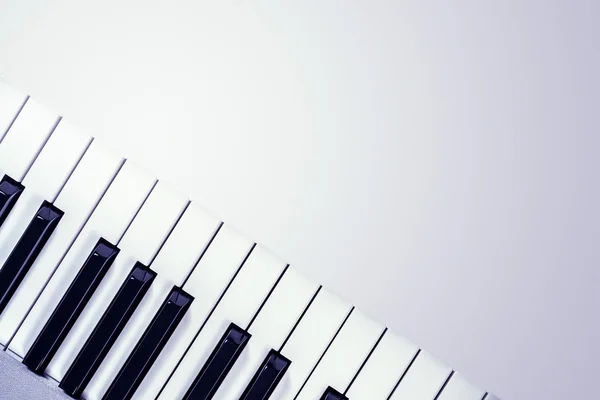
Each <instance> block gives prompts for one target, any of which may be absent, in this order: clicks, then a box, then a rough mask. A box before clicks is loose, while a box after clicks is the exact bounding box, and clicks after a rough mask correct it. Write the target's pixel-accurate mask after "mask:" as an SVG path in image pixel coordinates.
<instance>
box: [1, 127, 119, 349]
mask: <svg viewBox="0 0 600 400" xmlns="http://www.w3.org/2000/svg"><path fill="white" fill-rule="evenodd" d="M63 124H64V121H63V122H61V127H62V131H63V132H64V128H65V125H63ZM55 135H56V132H55V134H53V135H52V136H53V138H55V137H56V136H55ZM59 136H60V135H59ZM74 136H75V137H76V138H79V137H82V136H81V135H74ZM40 158H41V155H40ZM38 160H39V159H38ZM36 164H37V162H36ZM121 165H122V159H121V158H120V157H117V156H115V155H114V154H112V153H110V152H107V151H106V150H105V149H104V148H103V147H102V146H101V145H100V144H99V143H98V140H94V141H93V142H92V144H91V145H90V147H89V148H88V149H87V151H86V152H85V154H84V156H83V158H82V159H81V161H80V162H79V164H77V167H76V168H75V171H73V173H72V175H71V176H70V177H69V179H68V180H67V183H66V184H65V186H64V187H63V188H62V190H60V194H59V195H58V198H57V199H56V201H55V202H54V205H55V206H56V207H58V208H59V209H61V210H68V211H67V212H66V213H65V215H63V217H62V219H61V221H60V224H59V225H58V226H57V227H56V229H55V231H54V233H53V234H52V236H51V237H50V239H49V240H48V243H47V244H46V246H44V249H43V250H42V252H41V253H40V255H39V256H38V258H37V260H36V262H35V263H34V264H33V265H32V266H31V269H30V272H29V274H27V275H26V276H25V279H24V280H23V282H22V284H21V286H19V288H18V289H17V291H16V292H15V294H14V295H13V298H12V300H11V301H10V303H9V304H8V305H7V307H6V308H5V309H4V312H3V313H2V314H1V315H0V343H7V342H8V341H9V340H10V338H11V337H12V336H13V335H14V334H15V332H16V331H17V328H18V327H19V325H20V324H21V322H22V321H23V319H24V318H25V317H26V316H27V313H28V312H29V310H30V309H31V307H32V306H33V303H34V302H35V301H36V299H37V298H38V295H39V293H40V292H41V291H42V289H43V288H44V286H45V285H46V284H47V282H48V280H49V279H50V277H51V276H52V274H53V273H54V271H55V269H56V268H57V267H58V264H59V263H60V262H61V260H62V259H63V258H64V257H65V254H66V253H67V251H68V250H69V248H70V247H71V245H72V244H73V243H74V241H75V239H76V237H77V235H78V234H79V232H80V231H81V229H82V227H83V226H84V224H85V222H86V220H87V219H88V218H89V216H90V214H91V213H92V211H93V210H94V208H95V207H96V205H97V204H98V202H99V201H100V198H101V197H102V195H103V194H104V193H105V191H106V189H107V187H108V186H109V185H110V182H111V181H112V179H113V178H114V176H115V174H116V173H117V171H118V169H119V168H120V166H121ZM33 172H34V168H32V170H31V171H30V173H29V174H28V177H27V178H26V179H25V180H26V181H27V180H28V179H29V177H31V176H32V173H33ZM27 191H28V189H26V190H25V192H27ZM31 192H33V190H31ZM23 200H24V199H23V198H21V199H20V200H19V203H21V202H23ZM16 208H17V207H15V210H16ZM15 210H13V212H12V213H11V214H16V211H15ZM11 218H12V217H11ZM98 238H99V236H98V237H96V238H95V240H94V241H92V240H90V243H89V248H87V249H79V248H78V247H77V243H80V242H75V243H76V244H75V246H76V248H77V249H78V250H79V251H78V253H77V254H78V255H80V256H81V258H80V261H78V262H79V265H77V268H79V267H81V265H82V263H83V262H84V261H85V257H87V256H88V254H89V253H90V250H91V249H92V248H93V246H94V245H95V244H96V242H97V241H98ZM75 273H76V271H75V272H74V273H73V277H74V274H75ZM71 280H72V278H71V279H69V280H65V281H64V282H66V283H64V284H63V283H62V282H61V283H60V290H64V288H66V287H67V286H68V284H69V283H70V281H71ZM62 294H63V293H62V292H61V293H57V294H56V295H55V296H54V297H53V301H58V300H59V299H60V298H61V297H62ZM55 305H56V303H55V304H54V306H55ZM54 306H52V307H50V306H49V308H48V315H50V312H51V311H52V310H53V309H54ZM42 320H43V319H42ZM33 322H35V323H36V324H37V320H33ZM34 337H35V336H34ZM19 354H20V355H24V354H25V353H22V354H21V353H19Z"/></svg>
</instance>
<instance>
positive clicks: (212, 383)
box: [183, 323, 250, 400]
mask: <svg viewBox="0 0 600 400" xmlns="http://www.w3.org/2000/svg"><path fill="white" fill-rule="evenodd" d="M248 340H250V334H249V333H248V332H246V331H244V330H243V329H242V328H240V327H239V326H237V325H235V324H233V323H232V324H231V325H229V328H227V331H225V334H224V335H223V337H222V338H221V339H220V340H219V342H218V343H217V346H216V347H215V349H214V350H213V352H212V354H211V355H210V356H209V357H208V360H207V361H206V363H205V364H204V367H202V369H201V370H200V373H199V374H198V375H197V376H196V379H194V382H193V383H192V385H191V386H190V388H189V389H188V391H187V393H186V394H185V396H183V399H184V400H208V399H212V397H213V395H214V394H215V392H216V391H217V389H218V388H219V386H220V385H221V383H222V382H223V380H224V379H225V376H227V374H228V373H229V371H230V370H231V367H233V364H234V363H235V362H236V361H237V359H238V357H239V356H240V354H241V353H242V351H243V350H244V348H245V347H246V344H248Z"/></svg>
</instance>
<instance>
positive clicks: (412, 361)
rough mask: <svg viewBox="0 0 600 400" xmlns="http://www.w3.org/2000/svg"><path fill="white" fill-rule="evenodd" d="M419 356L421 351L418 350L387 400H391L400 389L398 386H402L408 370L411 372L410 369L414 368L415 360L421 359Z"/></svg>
mask: <svg viewBox="0 0 600 400" xmlns="http://www.w3.org/2000/svg"><path fill="white" fill-rule="evenodd" d="M419 354H421V349H419V350H417V352H416V353H415V355H414V357H413V358H412V360H410V363H409V364H408V366H407V367H406V369H405V370H404V372H403V373H402V375H400V379H398V382H396V385H394V388H393V389H392V392H391V393H390V395H389V396H388V398H387V400H390V399H391V398H392V396H393V395H394V392H395V391H396V389H398V386H400V383H401V382H402V380H403V379H404V377H405V376H406V374H407V373H408V370H410V367H412V365H413V364H414V363H415V360H416V359H417V357H419Z"/></svg>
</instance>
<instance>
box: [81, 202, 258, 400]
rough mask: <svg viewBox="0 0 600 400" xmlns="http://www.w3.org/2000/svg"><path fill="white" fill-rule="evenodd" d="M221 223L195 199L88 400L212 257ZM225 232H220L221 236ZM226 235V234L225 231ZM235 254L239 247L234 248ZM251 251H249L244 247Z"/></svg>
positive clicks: (90, 387)
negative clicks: (198, 267)
mask: <svg viewBox="0 0 600 400" xmlns="http://www.w3.org/2000/svg"><path fill="white" fill-rule="evenodd" d="M220 226H221V223H220V221H219V220H218V219H216V218H215V217H213V216H211V215H210V214H208V213H207V212H206V211H205V210H204V209H202V208H201V207H200V206H198V205H197V204H195V203H194V202H192V204H190V206H189V207H188V208H187V210H186V211H185V212H184V214H183V216H182V217H181V219H180V221H179V222H178V223H177V225H176V226H175V229H174V230H173V232H172V233H171V235H170V236H169V238H168V239H167V242H166V243H165V245H164V246H163V248H162V249H161V250H160V252H159V253H158V255H157V256H156V259H155V260H154V261H153V262H152V265H151V266H152V269H153V270H154V271H156V273H157V274H158V276H157V277H156V278H155V280H154V283H153V284H152V286H150V288H149V290H148V293H146V295H145V296H144V299H143V300H142V302H141V303H140V305H139V306H138V308H137V310H136V311H135V313H134V314H133V316H132V317H131V319H130V320H129V322H128V323H127V325H126V326H125V328H124V329H123V331H122V332H121V334H120V335H119V337H118V338H117V340H116V342H115V343H114V345H113V346H112V348H111V349H110V351H109V352H108V354H107V355H106V358H105V359H104V362H102V363H101V364H100V366H99V367H98V370H97V371H96V373H95V374H94V376H93V378H92V379H91V381H90V382H89V384H88V385H87V387H86V388H85V389H84V392H83V396H84V397H85V398H86V399H89V400H92V399H99V398H101V397H102V395H103V394H104V393H105V392H106V390H107V389H108V386H109V385H110V383H111V382H112V381H113V380H114V378H115V376H116V374H117V372H118V371H119V369H120V368H121V366H122V365H123V364H124V363H125V360H126V359H127V356H128V355H129V353H130V352H131V349H132V348H133V347H134V346H135V345H136V343H138V342H139V340H140V339H141V337H142V335H143V333H144V331H145V330H146V328H147V327H148V324H149V323H150V322H151V321H152V319H153V318H154V315H155V314H156V313H157V311H158V310H159V308H160V307H161V305H162V302H163V300H164V299H165V297H166V296H167V295H168V294H169V292H170V291H171V289H172V288H173V286H182V285H183V282H184V280H185V278H186V277H187V276H188V275H189V274H190V271H191V270H192V268H193V267H194V266H195V265H196V264H197V263H198V260H199V259H200V257H203V258H205V257H208V258H210V256H208V255H204V256H203V254H204V252H205V251H207V252H211V251H212V250H207V248H209V247H208V246H210V249H212V248H213V246H217V245H218V243H217V244H214V245H213V244H211V241H212V240H213V238H215V242H217V241H218V240H220V239H216V236H215V234H217V232H220ZM221 234H222V233H218V235H221ZM225 235H226V233H225ZM230 250H231V251H232V253H233V255H234V256H235V252H236V248H235V246H232V247H231V249H230ZM242 251H247V250H244V249H243V250H242Z"/></svg>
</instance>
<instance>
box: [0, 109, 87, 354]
mask: <svg viewBox="0 0 600 400" xmlns="http://www.w3.org/2000/svg"><path fill="white" fill-rule="evenodd" d="M90 141H91V138H90V137H89V136H82V135H79V134H77V133H76V132H74V131H73V130H72V129H70V126H69V125H68V124H67V123H66V122H64V121H61V122H60V123H59V125H58V126H57V127H56V129H55V130H54V132H53V134H52V136H51V137H50V139H49V140H48V142H47V143H46V145H45V146H44V148H43V149H42V151H41V152H40V154H39V156H38V157H37V158H36V160H35V163H34V164H33V165H32V166H31V168H30V169H29V171H28V173H27V176H26V177H25V179H23V186H25V187H26V190H25V191H24V192H23V193H22V195H21V196H20V198H19V201H18V202H17V203H16V204H15V205H14V207H13V210H12V211H11V213H10V214H9V215H8V216H7V218H6V220H5V221H4V223H3V224H2V226H1V227H0V244H1V245H0V265H2V264H4V263H5V262H6V261H7V259H8V257H9V255H10V254H11V252H12V250H13V249H15V247H16V245H17V242H18V240H19V238H20V237H21V236H22V235H23V233H24V231H25V229H26V228H27V226H28V222H29V221H31V220H32V219H33V218H34V216H35V214H36V213H37V212H38V211H39V207H40V205H41V204H42V203H43V202H44V201H47V202H50V203H52V202H53V201H54V200H55V198H56V196H57V195H58V194H59V192H60V190H61V188H62V187H63V186H64V184H65V182H66V181H67V180H68V179H69V176H70V175H71V173H72V171H73V169H74V168H75V166H76V165H77V163H78V162H79V160H80V159H81V157H82V156H83V154H84V153H85V151H86V149H87V147H88V146H89V144H90ZM54 207H55V208H58V209H60V210H63V211H64V210H67V209H68V208H64V207H63V205H59V204H56V202H55V203H54ZM64 219H65V218H63V219H62V220H61V225H62V224H63V223H64ZM57 229H60V228H58V227H57ZM51 243H52V241H50V243H48V247H50V246H51ZM31 261H35V260H33V259H32V260H31ZM31 268H33V269H34V270H35V267H34V263H32V265H31ZM33 275H36V274H35V273H33ZM24 284H26V282H25V283H24ZM33 290H34V289H33V288H30V287H28V286H27V291H33ZM33 295H34V296H36V295H37V293H33ZM11 303H16V301H13V302H11ZM11 305H12V304H11ZM7 311H8V310H7ZM2 320H3V321H4V320H6V317H5V316H4V315H3V316H2ZM15 322H16V321H15ZM18 322H20V321H18ZM11 327H12V324H11ZM9 328H10V327H9V326H6V324H1V327H0V330H1V331H2V334H0V338H1V340H2V343H6V341H5V340H8V339H9V338H10V336H9V335H8V333H10V334H12V333H14V331H10V330H9Z"/></svg>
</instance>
